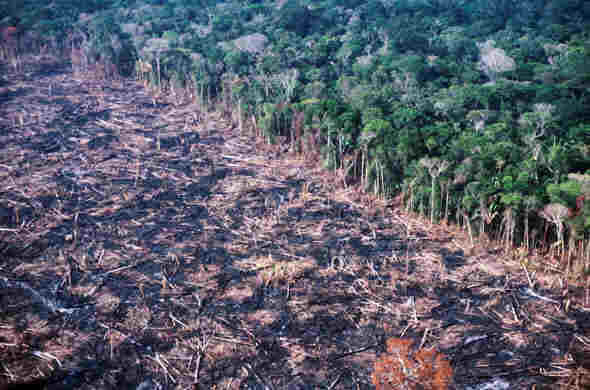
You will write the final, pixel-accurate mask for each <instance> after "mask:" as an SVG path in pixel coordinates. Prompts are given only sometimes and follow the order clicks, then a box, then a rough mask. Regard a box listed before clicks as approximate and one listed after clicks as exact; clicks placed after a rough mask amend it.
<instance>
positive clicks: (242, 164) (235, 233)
mask: <svg viewBox="0 0 590 390" xmlns="http://www.w3.org/2000/svg"><path fill="white" fill-rule="evenodd" d="M3 71H4V73H3V74H4V80H3V83H2V85H0V87H1V90H0V359H1V365H0V388H9V386H10V385H11V384H15V383H19V382H23V381H31V380H34V379H40V380H46V381H47V382H45V383H43V384H41V385H40V387H39V388H41V387H43V386H44V387H45V388H50V389H61V388H82V389H109V388H113V389H121V388H138V389H140V388H141V389H144V390H145V389H148V388H154V389H155V388H162V389H183V388H202V389H213V388H216V389H225V388H228V389H320V388H325V389H358V388H374V387H373V384H372V383H371V373H372V370H373V366H374V363H375V361H376V360H377V359H378V358H379V356H380V355H381V354H382V353H383V352H384V350H385V341H386V340H387V339H389V338H392V337H403V338H410V339H412V340H414V341H415V343H416V344H417V345H419V346H420V347H423V348H430V347H435V348H436V349H437V350H438V351H440V352H441V353H443V354H444V355H445V356H446V357H447V359H448V360H449V361H450V362H451V365H452V368H453V372H454V374H453V382H452V384H451V387H452V388H457V389H467V388H473V389H475V388H478V385H482V384H484V383H490V382H494V381H496V382H498V381H500V382H501V381H504V382H502V383H509V386H510V388H525V387H531V386H533V385H536V386H537V388H542V387H544V386H546V387H554V386H557V382H556V381H558V380H559V379H560V377H564V376H565V377H567V378H569V379H572V380H573V381H575V380H578V382H579V381H580V378H582V379H583V380H585V379H584V377H583V375H582V374H584V373H585V369H584V368H583V365H582V364H581V363H580V362H583V361H584V359H585V358H586V354H585V353H586V348H585V344H584V343H585V342H587V341H588V338H587V336H588V331H587V329H586V328H585V325H584V324H585V323H587V322H588V311H587V307H588V304H587V302H586V301H585V300H586V299H587V297H586V298H585V297H581V296H579V292H578V290H577V289H576V286H573V285H572V286H563V285H562V286H560V285H559V283H558V281H559V280H562V278H561V277H560V273H559V270H554V271H553V272H541V270H539V272H538V273H537V274H536V275H534V276H533V277H532V278H533V279H534V280H531V281H529V280H528V278H529V277H530V276H531V275H529V274H527V271H525V270H526V269H527V268H525V267H522V264H519V263H518V262H516V261H514V260H513V258H510V259H506V256H505V254H503V253H502V252H501V251H500V250H499V249H496V248H495V247H494V246H493V244H489V243H488V245H487V246H482V245H476V246H475V247H471V246H470V245H469V240H468V239H467V238H466V237H465V234H464V233H463V232H462V231H460V230H458V229H456V228H453V227H449V226H445V225H434V226H432V225H430V224H429V223H427V222H425V221H423V220H422V219H420V218H419V217H417V216H410V215H406V214H405V213H403V212H402V210H401V209H400V208H391V207H387V206H388V205H387V202H385V201H381V200H377V199H373V198H371V197H369V196H366V195H363V194H360V193H359V192H358V191H356V190H355V189H353V188H342V186H341V185H340V183H339V181H338V180H335V179H333V178H332V177H331V175H330V174H328V173H326V172H325V171H323V170H321V169H318V168H317V167H316V166H314V164H312V163H310V162H307V161H305V160H304V159H303V158H302V157H301V156H296V155H291V154H288V153H279V152H277V151H276V148H273V147H269V146H267V145H265V144H264V142H263V141H261V140H260V139H257V138H255V137H253V136H252V135H250V133H249V132H246V131H245V132H244V133H242V134H240V132H239V130H238V129H237V128H236V127H235V126H232V124H231V123H230V122H229V121H228V120H226V119H224V118H222V117H221V115H218V114H216V113H214V112H211V113H201V112H198V106H197V105H195V104H193V103H190V102H189V103H186V102H184V103H178V102H175V101H173V100H172V99H171V97H170V96H169V97H167V98H163V97H158V98H154V97H153V95H152V94H150V93H149V91H148V90H147V89H146V88H144V86H143V85H140V84H138V83H136V82H134V81H132V80H110V81H105V80H97V79H93V78H92V77H89V76H80V75H73V74H72V73H71V72H70V70H69V69H68V67H65V66H62V65H60V64H55V63H53V62H48V63H43V62H41V63H36V64H33V63H31V64H27V65H26V66H25V68H24V69H22V70H21V71H20V72H19V73H10V71H11V69H9V68H8V67H4V68H3ZM197 114H198V115H197ZM197 118H198V119H199V120H197ZM586 346H587V345H586ZM576 353H577V355H576ZM574 358H575V359H574ZM580 373H581V374H580ZM44 378H45V379H44ZM569 379H568V380H569ZM500 382H498V383H500ZM561 382H562V384H563V383H564V380H561ZM573 384H575V382H572V385H573ZM3 386H4V387H3Z"/></svg>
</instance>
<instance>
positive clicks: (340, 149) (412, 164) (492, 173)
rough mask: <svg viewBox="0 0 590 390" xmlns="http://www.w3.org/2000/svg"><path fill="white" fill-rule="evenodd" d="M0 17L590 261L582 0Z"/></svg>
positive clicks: (588, 26) (589, 108)
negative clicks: (545, 229) (545, 230)
mask: <svg viewBox="0 0 590 390" xmlns="http://www.w3.org/2000/svg"><path fill="white" fill-rule="evenodd" d="M0 26H1V27H7V26H17V28H18V31H19V38H20V40H19V45H20V47H21V49H22V50H27V49H32V48H37V50H38V49H39V48H41V47H43V45H46V46H45V47H47V45H49V47H55V48H59V47H61V48H66V49H68V48H74V49H80V51H79V52H76V53H81V54H79V56H83V57H84V61H85V62H84V63H88V64H92V63H96V62H101V61H103V62H108V63H111V64H114V65H115V66H116V68H117V69H118V72H119V73H121V74H124V75H131V74H132V72H134V71H137V72H138V73H140V74H139V76H141V77H142V78H145V79H146V80H148V81H149V82H151V83H153V84H154V85H155V86H157V87H158V88H164V89H165V88H170V87H171V86H174V87H175V88H176V87H177V86H179V87H182V88H186V89H190V90H192V91H196V92H197V93H195V95H196V96H198V97H199V98H200V100H201V101H202V102H203V103H207V104H210V103H211V102H223V103H224V106H225V107H228V106H229V107H235V110H236V111H238V105H239V106H240V107H239V108H240V110H239V112H240V113H242V115H243V116H244V117H245V118H246V117H247V118H251V117H252V116H255V117H256V118H257V121H256V122H257V124H258V126H260V128H261V130H262V131H263V134H264V135H265V136H266V137H267V138H268V140H269V142H272V141H273V140H274V139H275V138H276V137H278V136H283V137H286V138H287V139H290V141H291V142H292V144H295V142H296V141H297V142H298V140H295V139H293V138H295V137H300V138H302V139H303V142H307V140H308V138H309V136H311V137H312V138H313V139H314V145H317V147H318V149H319V150H318V152H319V155H320V156H321V158H322V159H323V161H318V163H319V164H324V165H325V166H326V167H329V168H338V167H339V166H340V165H341V164H342V162H343V161H344V160H345V158H347V157H349V156H357V157H356V160H354V164H353V167H352V169H350V172H353V173H354V174H355V175H356V177H357V179H358V183H359V184H361V185H362V186H363V188H364V190H366V191H372V192H375V193H377V194H382V195H387V196H391V195H394V194H396V193H399V192H402V193H403V198H404V200H405V204H406V205H407V208H408V209H411V210H413V211H419V212H421V213H424V214H425V215H428V216H429V218H430V219H431V220H432V221H437V220H441V219H453V220H455V221H456V222H460V223H465V224H467V225H468V227H469V228H470V231H471V226H472V224H475V226H479V228H478V229H473V233H474V234H476V233H479V234H483V233H486V234H488V235H492V236H495V237H497V238H498V239H501V240H502V241H503V242H504V244H505V245H506V247H507V248H510V247H512V246H514V245H516V246H524V247H526V248H529V247H531V246H537V245H539V243H540V242H544V241H545V237H543V234H542V233H538V234H536V235H535V234H534V231H537V232H542V229H543V228H542V226H543V224H547V226H549V227H550V232H549V235H547V234H546V235H545V236H547V237H548V238H549V240H550V241H552V242H556V241H558V240H560V241H562V242H561V243H560V245H556V247H560V246H561V248H567V247H569V248H570V249H572V250H573V248H582V249H580V250H581V251H582V252H583V254H582V255H581V257H584V258H585V259H586V260H590V244H589V240H588V238H589V236H590V66H588V64H589V63H590V1H582V0H524V1H514V0H494V1H491V0H476V1H465V0H398V1H392V0H369V1H359V0H323V1H318V0H282V1H270V0H258V1H255V0H250V1H241V2H240V1H227V2H216V1H214V0H169V1H159V0H141V1H140V0H136V1H134V0H127V1H122V0H119V1H117V0H112V1H84V2H74V1H66V0H54V1H51V2H49V1H23V0H19V1H13V0H3V1H0ZM138 60H141V62H138ZM73 61H74V60H73ZM76 64H77V62H76ZM134 64H135V65H134ZM136 64H142V66H141V70H137V69H139V68H138V66H137V65H136ZM145 64H147V65H145ZM232 80H233V81H232ZM235 80H239V82H235ZM299 113H303V115H304V119H303V121H302V122H303V123H300V122H301V121H299V122H297V126H295V125H294V124H293V123H294V122H295V118H299V117H300V116H299V115H298V114H299ZM295 127H297V131H293V129H294V128H295ZM584 197H585V201H584ZM580 199H582V200H581V201H580ZM576 202H577V203H578V204H577V205H576ZM555 205H561V206H563V207H565V210H567V209H569V211H568V212H567V213H565V214H567V215H563V214H564V213H563V209H560V208H559V207H556V206H555ZM568 239H569V240H571V241H570V242H569V245H568V243H564V242H563V241H567V240H568ZM575 241H577V242H578V244H579V243H582V244H584V245H574V243H575ZM545 244H547V243H546V242H545ZM586 271H588V269H586Z"/></svg>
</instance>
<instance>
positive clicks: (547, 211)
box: [539, 203, 569, 250]
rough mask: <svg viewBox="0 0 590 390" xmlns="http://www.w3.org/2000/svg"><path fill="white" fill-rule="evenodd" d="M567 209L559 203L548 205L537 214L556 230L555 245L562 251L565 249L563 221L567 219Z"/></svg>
mask: <svg viewBox="0 0 590 390" xmlns="http://www.w3.org/2000/svg"><path fill="white" fill-rule="evenodd" d="M568 214H569V209H568V208H567V207H566V206H564V205H562V204H559V203H550V204H548V205H546V206H545V207H544V208H543V210H541V211H540V212H539V215H540V216H541V217H543V218H545V219H546V220H547V221H549V222H550V223H552V224H554V225H555V228H556V230H557V243H558V246H561V248H562V250H564V249H565V244H564V241H563V239H564V238H563V236H564V224H563V221H564V220H565V219H566V218H567V216H568Z"/></svg>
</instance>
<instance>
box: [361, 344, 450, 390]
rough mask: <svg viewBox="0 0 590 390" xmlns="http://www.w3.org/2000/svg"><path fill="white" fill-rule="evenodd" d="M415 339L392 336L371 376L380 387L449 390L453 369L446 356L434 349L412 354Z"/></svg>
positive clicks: (381, 388) (388, 389)
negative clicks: (385, 351)
mask: <svg viewBox="0 0 590 390" xmlns="http://www.w3.org/2000/svg"><path fill="white" fill-rule="evenodd" d="M412 344H413V341H412V340H409V339H398V338H390V339H389V340H387V353H386V354H384V355H382V356H381V358H380V359H379V360H377V361H376V362H375V370H374V372H373V375H372V380H373V384H374V385H375V386H376V387H377V390H394V389H408V390H420V389H428V390H446V389H448V387H449V383H450V381H451V378H452V376H453V369H452V368H451V365H450V363H449V362H448V361H447V360H446V359H445V356H444V355H443V354H441V353H438V352H436V350H435V349H420V350H418V351H416V352H415V353H413V351H412V350H411V347H412Z"/></svg>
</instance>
